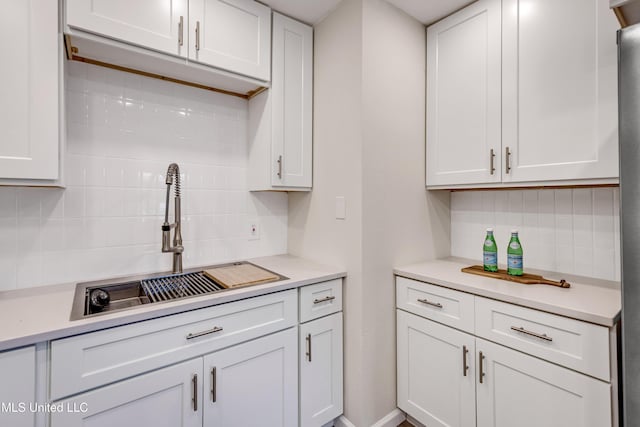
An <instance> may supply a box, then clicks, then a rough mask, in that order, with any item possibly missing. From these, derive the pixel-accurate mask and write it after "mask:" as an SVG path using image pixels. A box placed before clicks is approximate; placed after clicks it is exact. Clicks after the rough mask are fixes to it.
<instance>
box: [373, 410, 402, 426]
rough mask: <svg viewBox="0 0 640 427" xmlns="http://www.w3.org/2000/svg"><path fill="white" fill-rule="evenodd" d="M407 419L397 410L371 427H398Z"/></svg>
mask: <svg viewBox="0 0 640 427" xmlns="http://www.w3.org/2000/svg"><path fill="white" fill-rule="evenodd" d="M406 419H407V416H406V415H405V413H404V412H402V411H401V410H400V409H398V408H396V409H394V410H393V411H391V412H389V413H388V414H387V415H385V416H384V417H382V418H380V419H379V420H378V421H376V422H375V424H373V425H372V426H371V427H398V424H400V423H401V422H403V421H404V420H406Z"/></svg>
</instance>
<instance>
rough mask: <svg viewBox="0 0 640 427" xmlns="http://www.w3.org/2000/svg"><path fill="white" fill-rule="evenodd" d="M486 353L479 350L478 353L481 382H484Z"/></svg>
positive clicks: (479, 379)
mask: <svg viewBox="0 0 640 427" xmlns="http://www.w3.org/2000/svg"><path fill="white" fill-rule="evenodd" d="M483 362H484V355H483V354H482V352H479V354H478V372H479V373H478V381H480V384H482V383H483V382H484V363H483Z"/></svg>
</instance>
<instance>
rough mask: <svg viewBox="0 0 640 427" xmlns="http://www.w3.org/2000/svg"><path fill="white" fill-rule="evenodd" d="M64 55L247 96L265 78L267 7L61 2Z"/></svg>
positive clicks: (211, 2) (184, 1)
mask: <svg viewBox="0 0 640 427" xmlns="http://www.w3.org/2000/svg"><path fill="white" fill-rule="evenodd" d="M65 7H66V8H65V15H64V16H65V20H64V32H65V35H66V36H67V38H66V47H67V56H69V57H70V58H72V59H79V60H92V61H98V62H100V63H105V64H110V65H115V66H118V67H123V68H125V69H128V70H130V71H137V72H143V73H150V74H152V75H155V76H158V77H163V78H164V77H169V78H170V79H173V80H176V81H178V82H183V83H187V84H196V85H197V86H205V87H207V88H212V89H214V90H220V91H222V92H223V93H227V94H231V95H236V96H240V97H242V98H245V99H248V98H249V97H250V96H251V95H252V94H253V93H255V92H256V91H257V90H259V89H260V88H262V87H266V86H268V81H269V80H270V77H271V9H269V8H268V7H267V6H265V5H263V4H260V3H258V2H255V1H252V0H157V1H156V0H136V1H125V0H113V1H111V0H91V1H89V0H65Z"/></svg>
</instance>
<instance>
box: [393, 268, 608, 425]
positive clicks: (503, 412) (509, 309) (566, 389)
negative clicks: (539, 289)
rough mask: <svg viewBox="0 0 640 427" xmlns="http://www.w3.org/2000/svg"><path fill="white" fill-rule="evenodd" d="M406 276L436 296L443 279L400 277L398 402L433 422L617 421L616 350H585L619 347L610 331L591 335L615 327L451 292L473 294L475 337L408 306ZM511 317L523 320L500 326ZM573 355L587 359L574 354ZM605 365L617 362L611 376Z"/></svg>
mask: <svg viewBox="0 0 640 427" xmlns="http://www.w3.org/2000/svg"><path fill="white" fill-rule="evenodd" d="M407 282H411V283H410V285H411V288H412V289H415V290H417V291H420V295H423V294H424V295H426V294H427V293H428V292H431V293H432V294H433V293H434V291H433V288H434V285H431V284H427V283H422V282H418V281H415V280H409V279H403V278H400V277H398V278H397V288H396V290H397V295H398V298H397V301H398V306H397V308H398V309H397V310H396V312H397V328H398V334H397V364H398V383H397V389H398V407H399V408H400V409H402V410H403V411H405V412H406V413H407V414H409V415H410V416H411V417H413V418H415V419H416V420H418V421H419V422H421V423H422V424H424V425H426V426H428V427H433V426H442V427H444V426H450V427H515V426H517V427H540V426H544V427H611V426H616V427H617V422H616V421H615V420H616V419H617V412H616V408H614V407H613V405H612V401H614V402H615V401H616V390H613V389H612V383H613V384H615V383H616V369H615V366H614V365H609V363H610V362H609V357H608V355H607V353H608V351H605V352H604V353H605V354H601V353H598V352H596V353H597V354H595V355H591V354H587V355H585V352H583V351H582V350H581V349H597V348H600V347H603V348H605V349H609V351H614V350H615V345H614V344H611V343H610V341H609V338H610V337H609V335H608V334H607V333H605V334H600V333H596V332H598V331H596V332H593V333H592V332H591V329H593V328H602V329H603V330H605V331H607V328H604V327H602V326H596V325H588V324H584V325H580V324H583V323H584V322H580V321H578V320H574V319H567V318H564V317H562V316H557V315H552V314H549V313H541V312H539V311H537V310H533V309H529V308H524V307H518V306H514V305H511V304H506V303H500V302H496V301H492V300H488V299H486V298H482V297H479V296H474V295H470V294H465V293H463V292H459V291H455V290H451V289H447V290H446V292H448V293H451V295H449V296H448V299H449V300H455V301H457V300H461V299H464V298H465V297H471V298H473V300H474V305H471V306H470V307H468V309H472V308H473V307H474V306H475V321H474V322H473V323H472V324H471V326H472V328H471V329H470V331H474V333H475V335H472V334H470V333H466V332H462V331H460V330H458V329H456V328H453V327H451V326H447V325H444V324H442V323H439V322H442V319H444V318H443V317H442V315H441V314H438V313H437V312H433V313H432V312H430V311H425V310H423V309H422V307H420V306H417V305H415V306H414V305H411V304H407V303H406V298H405V299H403V298H402V296H403V295H404V296H406V294H407V292H406V289H407ZM430 295H431V294H430ZM431 298H433V297H432V296H431ZM446 308H447V306H446V304H445V303H443V304H441V306H440V308H439V309H440V310H446ZM490 308H491V310H490ZM457 314H458V316H459V317H465V315H464V313H457ZM468 314H470V315H471V316H472V317H473V313H468ZM507 314H511V317H509V318H506V316H507ZM505 322H506V324H507V325H512V324H513V325H514V326H513V327H507V328H506V329H505V328H502V329H501V325H502V324H503V323H505ZM514 322H515V323H514ZM489 324H491V325H493V326H492V328H488V327H487V325H489ZM501 331H502V332H501ZM608 332H611V333H612V334H615V331H614V330H611V331H608ZM492 334H493V335H492ZM510 334H512V335H510ZM494 335H495V336H494ZM565 335H567V337H565ZM569 335H570V336H569ZM481 336H487V337H488V338H491V339H492V340H494V341H498V339H501V338H500V337H506V338H508V340H503V341H501V342H502V344H505V343H506V344H508V345H509V347H507V346H505V345H501V344H498V343H494V342H491V341H488V340H485V339H483V338H480V337H481ZM496 337H498V338H496ZM506 338H505V339H506ZM612 342H613V341H612ZM510 347H512V348H510ZM543 347H544V351H542V348H543ZM570 350H571V351H570ZM527 353H530V354H527ZM559 353H562V355H561V356H559V355H558V354H559ZM590 353H594V351H590ZM568 355H573V356H571V359H576V360H577V359H583V361H582V362H580V363H579V361H576V360H574V361H571V360H569V361H567V360H565V359H564V358H565V357H567V356H568ZM544 359H546V360H544ZM554 362H555V363H554ZM602 364H605V365H607V366H611V371H610V372H611V373H610V374H609V375H608V376H606V377H605V376H603V375H602V374H601V369H599V366H600V365H602ZM596 368H598V369H596ZM578 369H580V370H582V371H584V372H587V373H588V375H585V374H583V373H581V372H577V370H578ZM594 373H595V374H599V375H600V376H599V378H595V377H594V375H595V374H594Z"/></svg>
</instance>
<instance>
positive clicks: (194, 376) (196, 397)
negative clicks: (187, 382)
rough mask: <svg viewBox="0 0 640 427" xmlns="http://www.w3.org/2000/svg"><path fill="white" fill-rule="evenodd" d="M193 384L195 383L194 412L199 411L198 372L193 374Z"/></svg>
mask: <svg viewBox="0 0 640 427" xmlns="http://www.w3.org/2000/svg"><path fill="white" fill-rule="evenodd" d="M191 384H193V398H192V399H191V400H192V402H193V412H198V374H194V375H193V379H192V380H191Z"/></svg>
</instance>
